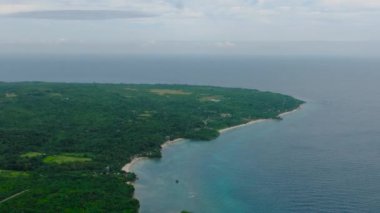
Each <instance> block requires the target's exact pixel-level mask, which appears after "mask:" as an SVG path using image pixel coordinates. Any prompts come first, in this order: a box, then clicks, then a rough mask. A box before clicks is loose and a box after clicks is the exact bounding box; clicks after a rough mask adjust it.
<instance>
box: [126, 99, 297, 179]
mask: <svg viewBox="0 0 380 213" xmlns="http://www.w3.org/2000/svg"><path fill="white" fill-rule="evenodd" d="M301 106H302V105H300V106H299V107H297V108H296V109H294V110H291V111H288V112H283V113H281V114H279V115H278V116H279V117H284V116H286V115H288V114H291V113H293V112H296V111H298V110H300V109H301ZM267 120H271V119H270V118H268V119H256V120H252V121H249V122H247V123H244V124H239V125H236V126H231V127H227V128H224V129H220V130H219V133H220V134H223V133H225V132H228V131H231V130H234V129H237V128H241V127H244V126H248V125H253V124H256V123H260V122H263V121H267ZM184 140H186V139H185V138H177V139H174V140H170V141H166V142H165V143H163V144H162V145H161V149H163V148H165V147H168V146H170V145H172V144H176V143H178V142H181V141H184ZM149 159H150V158H148V157H134V158H132V160H131V162H129V163H128V164H126V165H125V166H123V168H122V169H121V170H122V171H125V172H132V170H133V166H134V165H135V164H136V163H138V162H139V161H142V160H149ZM130 184H132V185H133V183H130Z"/></svg>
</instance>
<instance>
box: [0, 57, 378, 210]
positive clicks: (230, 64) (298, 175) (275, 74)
mask: <svg viewBox="0 0 380 213" xmlns="http://www.w3.org/2000/svg"><path fill="white" fill-rule="evenodd" d="M0 81H54V82H62V81H63V82H107V83H176V84H197V85H217V86H227V87H244V88H255V89H260V90H269V91H273V92H280V93H284V94H288V95H292V96H294V97H297V98H300V99H303V100H305V101H306V102H307V103H306V104H305V105H304V106H303V107H302V108H301V110H299V111H297V112H294V113H292V114H289V115H287V116H286V117H284V120H282V121H265V122H261V123H258V124H255V125H251V126H246V127H243V128H240V129H235V130H232V131H229V132H227V133H225V134H223V135H221V136H220V137H219V138H217V139H216V140H214V141H211V142H197V141H193V142H186V141H185V142H181V143H178V144H175V145H172V146H169V147H167V148H165V149H164V150H163V158H162V159H161V160H147V161H141V162H140V163H138V164H137V165H136V166H135V167H134V171H135V172H136V173H137V175H138V177H139V180H138V181H137V182H136V197H137V198H138V199H139V200H140V202H141V212H142V213H150V212H163V213H165V212H168V213H170V212H176V213H178V212H180V211H181V210H188V211H191V212H195V213H203V212H204V213H213V212H216V213H218V212H232V213H240V212H241V213H245V212H247V213H251V212H380V60H379V59H374V58H373V59H370V58H367V59H366V58H339V57H317V56H314V57H295V56H294V57H247V56H244V57H243V56H241V57H238V56H234V57H216V56H215V57H211V56H191V57H190V56H177V57H174V56H170V57H169V56H164V57H163V56H161V57H154V56H107V57H104V56H79V55H78V56H57V55H55V56H17V57H16V56H1V57H0ZM176 180H178V181H179V183H176Z"/></svg>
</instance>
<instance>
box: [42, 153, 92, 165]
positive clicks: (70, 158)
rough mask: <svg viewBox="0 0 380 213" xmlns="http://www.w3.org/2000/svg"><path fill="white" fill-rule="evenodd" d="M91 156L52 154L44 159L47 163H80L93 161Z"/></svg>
mask: <svg viewBox="0 0 380 213" xmlns="http://www.w3.org/2000/svg"><path fill="white" fill-rule="evenodd" d="M91 160H92V159H91V158H87V157H80V156H76V155H72V154H60V155H51V156H47V157H46V158H44V159H43V160H42V161H43V162H44V163H47V164H64V163H80V162H88V161H91Z"/></svg>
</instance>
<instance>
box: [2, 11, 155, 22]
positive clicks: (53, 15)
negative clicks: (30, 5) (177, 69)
mask: <svg viewBox="0 0 380 213" xmlns="http://www.w3.org/2000/svg"><path fill="white" fill-rule="evenodd" d="M6 16H7V17H12V18H31V19H55V20H107V19H131V18H148V17H154V16H157V15H156V14H149V13H145V12H139V11H124V10H35V11H26V12H15V13H10V14H8V15H6Z"/></svg>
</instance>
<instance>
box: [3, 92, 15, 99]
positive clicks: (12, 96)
mask: <svg viewBox="0 0 380 213" xmlns="http://www.w3.org/2000/svg"><path fill="white" fill-rule="evenodd" d="M5 97H6V98H16V97H17V94H16V93H13V92H8V93H5Z"/></svg>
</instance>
